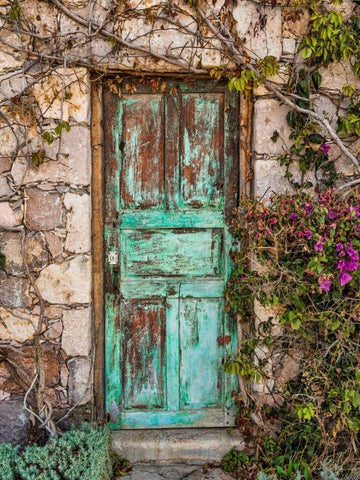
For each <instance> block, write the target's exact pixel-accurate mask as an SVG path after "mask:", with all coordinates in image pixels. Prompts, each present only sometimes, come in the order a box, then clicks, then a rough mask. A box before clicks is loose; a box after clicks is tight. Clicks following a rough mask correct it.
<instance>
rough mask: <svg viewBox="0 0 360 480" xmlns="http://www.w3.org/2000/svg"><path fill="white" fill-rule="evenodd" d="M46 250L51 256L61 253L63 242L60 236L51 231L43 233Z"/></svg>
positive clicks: (54, 256)
mask: <svg viewBox="0 0 360 480" xmlns="http://www.w3.org/2000/svg"><path fill="white" fill-rule="evenodd" d="M45 237H46V242H47V247H48V250H49V252H50V254H51V256H52V257H53V258H56V257H58V256H59V255H61V254H62V253H63V244H62V240H61V238H60V237H59V236H58V235H56V234H55V233H53V232H46V234H45Z"/></svg>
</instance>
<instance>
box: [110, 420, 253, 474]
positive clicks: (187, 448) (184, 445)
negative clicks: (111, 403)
mask: <svg viewBox="0 0 360 480" xmlns="http://www.w3.org/2000/svg"><path fill="white" fill-rule="evenodd" d="M243 446H244V442H243V437H242V435H241V434H240V432H239V431H238V430H236V429H235V428H234V429H228V428H188V429H157V430H116V431H114V432H113V449H114V452H115V453H117V454H118V455H120V456H122V457H124V458H126V459H128V460H129V461H130V462H131V463H138V462H153V463H154V462H155V463H156V464H167V463H168V464H177V463H181V464H183V463H185V464H186V463H187V464H190V465H202V464H206V463H209V464H211V463H213V462H220V461H221V459H222V457H223V456H224V455H225V454H226V453H227V452H228V451H229V450H230V449H231V448H232V447H237V448H239V449H240V450H241V449H242V448H243Z"/></svg>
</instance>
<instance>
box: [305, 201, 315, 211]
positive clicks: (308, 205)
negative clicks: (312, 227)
mask: <svg viewBox="0 0 360 480" xmlns="http://www.w3.org/2000/svg"><path fill="white" fill-rule="evenodd" d="M313 210H314V207H313V206H312V205H311V203H309V202H306V203H305V212H306V213H311V212H312V211H313Z"/></svg>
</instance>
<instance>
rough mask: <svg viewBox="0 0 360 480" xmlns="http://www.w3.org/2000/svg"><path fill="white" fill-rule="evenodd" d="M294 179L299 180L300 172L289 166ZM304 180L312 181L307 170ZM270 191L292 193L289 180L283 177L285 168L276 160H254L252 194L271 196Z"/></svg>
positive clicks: (310, 174)
mask: <svg viewBox="0 0 360 480" xmlns="http://www.w3.org/2000/svg"><path fill="white" fill-rule="evenodd" d="M291 173H292V174H293V175H294V180H295V181H300V176H301V174H300V172H299V171H298V169H296V167H294V168H291ZM304 180H305V181H311V182H314V178H313V174H312V173H311V172H309V173H308V174H307V175H306V177H305V179H304ZM272 192H279V193H286V192H290V193H293V189H292V186H291V184H290V182H289V181H288V180H287V179H286V178H285V169H284V167H281V166H280V163H279V161H278V160H256V161H255V164H254V194H255V195H256V196H260V197H261V196H263V195H264V196H265V197H269V196H271V193H272Z"/></svg>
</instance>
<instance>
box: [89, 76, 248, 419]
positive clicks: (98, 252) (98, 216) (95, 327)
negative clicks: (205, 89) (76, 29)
mask: <svg viewBox="0 0 360 480" xmlns="http://www.w3.org/2000/svg"><path fill="white" fill-rule="evenodd" d="M122 73H123V75H124V76H125V75H126V77H127V78H128V77H129V74H125V73H124V72H122ZM149 76H150V75H149ZM154 76H156V77H160V78H164V79H165V78H167V79H169V77H170V78H171V79H176V80H178V81H181V80H184V79H185V78H188V77H189V76H186V75H176V74H170V75H165V74H163V73H161V74H160V73H154V74H152V75H151V77H154ZM109 77H110V78H111V76H109ZM132 77H133V79H134V80H135V81H136V80H138V79H140V78H139V76H138V75H135V74H134V73H133V74H132ZM191 79H192V80H204V79H209V80H210V77H205V78H204V77H203V76H201V77H200V76H196V77H194V76H193V75H192V76H191ZM103 85H104V79H103V78H100V79H99V75H98V74H96V73H94V74H93V75H92V78H91V145H92V172H91V198H92V257H93V261H92V299H93V321H92V345H93V350H92V361H93V400H92V417H93V419H94V420H95V419H101V418H104V416H105V413H106V412H105V306H104V293H105V288H104V271H105V269H104V261H105V258H104V250H105V248H104V247H105V242H104V206H105V195H104V172H105V152H104V122H105V117H104V111H103ZM239 102H240V105H239V107H240V108H239V111H240V121H239V129H240V132H239V172H238V174H239V192H238V193H239V198H246V197H248V198H249V197H251V196H252V193H253V186H252V183H253V182H252V180H253V168H252V131H253V128H252V123H253V103H254V102H253V95H252V92H248V93H247V95H246V96H244V95H240V98H239Z"/></svg>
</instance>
